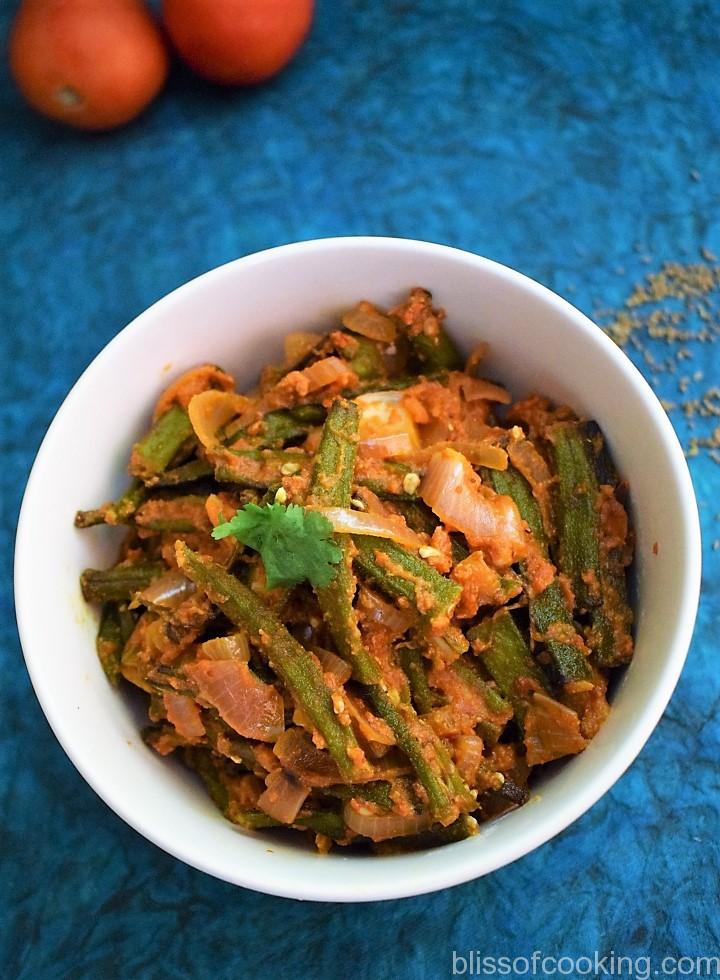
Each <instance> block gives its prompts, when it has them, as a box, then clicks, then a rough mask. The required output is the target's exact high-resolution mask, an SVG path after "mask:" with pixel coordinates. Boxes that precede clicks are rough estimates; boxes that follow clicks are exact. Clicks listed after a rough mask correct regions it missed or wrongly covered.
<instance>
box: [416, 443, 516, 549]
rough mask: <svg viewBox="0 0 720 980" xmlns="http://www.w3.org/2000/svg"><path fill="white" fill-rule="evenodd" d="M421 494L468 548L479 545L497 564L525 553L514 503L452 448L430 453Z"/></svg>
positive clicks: (421, 485)
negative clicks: (497, 491) (483, 480)
mask: <svg viewBox="0 0 720 980" xmlns="http://www.w3.org/2000/svg"><path fill="white" fill-rule="evenodd" d="M420 496H421V497H422V499H423V500H424V501H425V503H426V504H427V505H428V506H429V507H430V508H431V509H432V510H433V512H434V513H435V514H436V515H437V516H438V517H439V518H440V520H441V521H443V523H444V524H446V525H447V526H448V527H449V528H451V529H453V530H456V531H462V533H463V534H464V535H465V537H466V538H467V539H468V543H469V545H470V547H471V548H481V549H482V550H483V551H484V552H485V554H486V557H487V558H488V559H489V560H490V561H491V562H492V563H493V564H495V565H497V566H499V567H503V568H505V567H507V566H508V565H511V564H512V563H513V562H514V561H517V560H518V559H519V558H522V557H524V556H525V555H526V554H527V547H528V546H527V538H526V533H525V525H524V523H523V520H522V518H521V517H520V513H519V511H518V509H517V506H516V504H515V502H514V501H513V500H512V499H511V498H510V497H506V496H504V495H501V494H496V493H493V491H492V490H490V489H489V488H488V487H485V486H483V485H482V483H481V482H480V478H479V477H478V475H477V474H476V473H475V471H474V470H473V468H472V466H471V465H470V463H469V462H468V460H467V459H466V458H465V456H463V455H462V454H461V453H458V452H455V450H454V449H443V450H441V451H440V452H437V453H435V454H434V455H433V457H432V459H431V460H430V462H429V464H428V468H427V472H426V474H425V476H424V478H423V481H422V483H421V484H420Z"/></svg>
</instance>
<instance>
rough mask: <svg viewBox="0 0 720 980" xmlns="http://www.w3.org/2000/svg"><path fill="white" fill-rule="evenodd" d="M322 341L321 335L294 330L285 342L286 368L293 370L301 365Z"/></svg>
mask: <svg viewBox="0 0 720 980" xmlns="http://www.w3.org/2000/svg"><path fill="white" fill-rule="evenodd" d="M322 339H323V335H322V334H321V333H312V332H311V331H309V330H293V332H292V333H289V334H288V335H287V337H285V339H284V341H283V350H284V353H285V367H286V368H291V367H295V365H296V364H299V363H300V361H302V359H303V358H304V357H307V355H308V354H309V353H310V351H311V350H313V348H314V347H317V345H318V344H319V343H320V341H321V340H322Z"/></svg>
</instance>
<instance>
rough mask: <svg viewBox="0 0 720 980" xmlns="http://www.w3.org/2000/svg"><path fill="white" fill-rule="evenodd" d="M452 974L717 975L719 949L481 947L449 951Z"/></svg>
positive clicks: (644, 979) (639, 979)
mask: <svg viewBox="0 0 720 980" xmlns="http://www.w3.org/2000/svg"><path fill="white" fill-rule="evenodd" d="M452 976H454V977H513V978H514V977H572V978H575V977H634V978H636V980H650V977H720V951H718V952H716V953H714V954H711V955H707V956H661V957H652V956H623V955H622V954H621V953H616V952H615V950H610V952H609V953H600V952H598V951H597V950H595V951H594V952H592V953H589V954H587V955H586V956H551V955H549V954H546V953H543V952H542V950H538V949H536V950H533V952H532V953H530V954H529V955H528V956H490V955H487V954H485V953H484V952H483V951H482V950H475V949H473V950H467V951H464V952H458V951H457V950H453V951H452Z"/></svg>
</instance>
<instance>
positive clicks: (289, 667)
mask: <svg viewBox="0 0 720 980" xmlns="http://www.w3.org/2000/svg"><path fill="white" fill-rule="evenodd" d="M444 320H445V314H444V312H443V311H442V310H439V309H435V308H434V307H433V304H432V297H431V295H430V293H429V292H427V291H426V290H424V289H419V288H417V289H413V290H412V291H411V292H410V294H409V296H408V297H407V298H406V299H405V301H404V302H402V303H401V304H400V305H398V306H396V307H395V308H394V309H392V310H390V311H388V312H382V311H380V310H379V309H377V308H376V307H375V306H374V305H372V304H371V303H368V302H361V303H359V304H358V305H357V306H356V307H354V308H353V309H351V310H349V311H348V312H347V313H346V314H345V315H344V316H343V317H342V318H341V320H340V321H339V322H338V324H337V328H336V329H334V330H332V331H330V332H329V333H323V334H320V333H310V332H298V333H294V334H291V335H290V336H289V337H287V339H286V343H285V360H284V363H283V364H282V365H269V366H267V367H266V368H265V369H264V371H263V372H262V375H261V378H260V380H259V383H258V385H257V387H256V388H254V389H253V390H252V391H249V392H247V393H245V394H240V393H238V392H237V391H236V390H235V382H234V379H233V378H232V377H231V376H230V375H229V374H227V373H226V372H225V371H224V370H222V369H221V368H219V367H216V366H214V365H210V364H204V365H201V366H199V367H197V368H194V369H192V370H190V371H188V372H187V373H186V374H184V375H183V376H182V377H180V378H179V379H178V380H176V381H175V382H174V383H173V384H171V385H170V387H169V388H168V389H167V390H166V391H165V392H164V393H163V394H162V396H161V397H160V399H159V401H158V403H157V405H156V406H155V412H154V416H153V421H152V425H151V427H150V429H149V431H148V432H147V434H146V435H145V436H144V437H143V438H142V439H141V440H140V441H139V442H138V443H136V445H135V446H134V447H133V449H132V453H131V456H130V464H129V470H130V475H131V477H132V483H131V485H130V486H129V488H128V490H127V491H126V492H125V493H124V494H123V495H122V496H121V497H120V498H119V499H118V500H115V501H112V502H110V503H107V504H104V505H103V506H101V507H99V508H97V509H95V510H90V511H81V512H79V513H78V515H77V518H76V524H77V526H78V527H90V526H92V525H98V524H109V525H117V526H119V527H121V528H123V529H124V536H123V539H122V543H121V544H120V546H119V554H118V560H117V564H115V565H114V566H113V567H112V568H110V569H107V570H95V569H88V570H86V571H85V572H84V573H83V575H82V579H81V586H82V591H83V595H84V597H85V599H86V600H87V601H88V602H93V603H99V604H100V609H101V613H100V627H99V632H98V638H97V650H98V655H99V658H100V662H101V664H102V666H103V668H104V670H105V673H106V675H107V677H108V679H109V680H110V682H111V683H113V684H119V683H121V682H123V683H129V684H131V685H134V686H135V687H136V688H140V689H141V690H142V691H143V692H145V693H146V695H147V698H148V715H149V725H148V727H147V728H146V730H145V731H144V733H143V734H144V739H145V742H146V743H147V745H148V746H150V747H151V748H152V749H153V750H154V751H156V752H158V753H160V755H163V756H166V755H169V754H170V753H175V754H177V755H179V756H181V757H182V759H183V761H184V762H185V764H186V765H187V766H189V767H190V769H192V770H193V771H194V772H195V773H197V775H198V776H199V777H200V779H201V780H202V781H203V783H204V784H205V786H206V787H207V790H208V792H209V794H210V796H211V797H212V799H213V801H214V802H215V804H216V805H217V806H218V808H219V809H220V810H221V811H222V813H223V814H224V816H225V817H226V818H227V819H228V820H230V821H232V822H233V823H235V824H237V825H238V826H239V827H241V828H243V829H246V830H256V829H260V828H269V827H273V828H275V827H289V828H292V829H294V830H296V831H298V832H302V833H305V834H311V835H312V836H313V838H314V840H315V843H316V845H317V847H318V848H319V849H320V850H321V851H325V850H327V849H328V848H329V847H330V846H331V845H332V844H333V843H336V844H339V845H348V844H353V845H364V846H367V847H372V848H374V849H375V850H376V851H380V852H387V851H396V850H401V849H406V848H416V847H427V846H433V845H436V844H443V843H449V842H453V841H457V840H461V839H463V838H465V837H468V836H471V835H472V834H474V833H476V832H477V830H478V824H479V822H482V821H485V820H488V819H490V818H493V817H496V816H499V815H500V814H502V813H504V812H506V811H508V810H510V809H513V808H514V807H517V806H520V805H522V804H523V803H525V802H526V801H527V799H528V796H529V791H528V783H529V780H530V779H531V776H532V773H533V770H535V769H536V767H541V766H545V765H547V764H548V763H552V762H554V761H555V760H558V759H562V758H565V757H568V756H572V755H574V754H576V753H578V752H581V751H582V750H583V749H584V748H585V746H586V745H587V744H588V742H589V741H590V739H592V738H593V736H594V735H595V734H596V733H597V731H598V729H599V728H600V726H601V725H602V724H603V721H604V720H605V718H606V716H607V714H608V710H609V708H608V701H607V696H606V695H607V686H608V680H609V678H610V675H611V673H612V671H613V669H614V668H617V667H621V666H622V665H624V664H626V663H627V662H628V661H629V660H630V659H631V657H632V652H633V643H632V636H631V625H632V613H631V609H630V606H629V603H628V599H627V585H626V578H627V569H628V566H629V564H630V562H631V559H632V535H631V533H630V531H629V528H628V517H627V511H626V508H625V499H626V488H625V487H624V485H623V484H622V482H621V481H620V480H619V478H618V476H617V474H616V472H615V469H614V467H613V464H612V460H611V459H610V456H609V454H608V452H607V449H606V446H605V443H604V440H603V436H602V433H601V432H600V429H599V428H598V426H597V425H596V424H595V423H594V422H591V421H587V420H583V419H581V418H578V416H577V415H576V414H575V413H574V412H573V410H572V409H571V408H569V407H566V406H556V405H553V404H552V403H551V402H550V401H549V400H548V399H547V398H545V397H543V396H542V394H533V395H530V396H529V397H526V398H524V399H523V400H522V401H515V402H513V400H512V398H511V396H510V394H509V393H508V391H507V390H506V389H505V388H504V387H502V386H501V385H500V384H498V383H496V382H495V381H489V380H485V379H484V378H483V377H482V372H483V364H484V358H485V355H486V353H487V351H486V347H485V345H480V346H479V347H478V348H477V349H476V350H475V351H473V352H472V354H471V355H470V357H469V358H468V359H467V361H466V362H465V364H464V365H463V363H462V361H461V359H460V357H459V354H458V352H457V351H456V349H455V347H454V345H453V343H452V341H451V339H450V336H449V334H448V332H446V330H445V323H444Z"/></svg>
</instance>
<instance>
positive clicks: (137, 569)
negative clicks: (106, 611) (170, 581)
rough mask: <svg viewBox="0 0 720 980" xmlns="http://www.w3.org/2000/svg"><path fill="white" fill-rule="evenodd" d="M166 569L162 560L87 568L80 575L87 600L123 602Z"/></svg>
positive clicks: (84, 597) (81, 586)
mask: <svg viewBox="0 0 720 980" xmlns="http://www.w3.org/2000/svg"><path fill="white" fill-rule="evenodd" d="M165 571H167V569H166V567H165V565H163V564H162V562H152V561H147V562H139V563H138V564H137V565H115V567H114V568H108V569H106V570H105V571H102V570H100V569H95V568H86V569H85V571H84V572H83V573H82V575H81V576H80V588H81V589H82V594H83V599H85V601H86V602H107V601H112V602H122V601H123V600H127V599H132V597H133V596H134V595H135V593H136V592H141V591H142V590H143V589H144V588H146V587H147V586H148V585H150V583H151V582H152V580H153V579H154V578H157V577H158V576H159V575H162V573H163V572H165Z"/></svg>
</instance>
